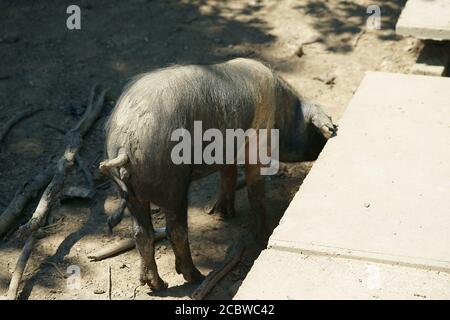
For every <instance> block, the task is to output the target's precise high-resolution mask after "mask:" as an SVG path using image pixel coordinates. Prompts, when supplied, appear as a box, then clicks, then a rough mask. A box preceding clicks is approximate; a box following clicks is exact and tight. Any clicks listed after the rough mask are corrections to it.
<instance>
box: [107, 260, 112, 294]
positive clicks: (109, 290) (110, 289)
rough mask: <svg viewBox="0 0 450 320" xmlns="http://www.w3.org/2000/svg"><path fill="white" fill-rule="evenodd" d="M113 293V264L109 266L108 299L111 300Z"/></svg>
mask: <svg viewBox="0 0 450 320" xmlns="http://www.w3.org/2000/svg"><path fill="white" fill-rule="evenodd" d="M111 294H112V275H111V266H108V300H111Z"/></svg>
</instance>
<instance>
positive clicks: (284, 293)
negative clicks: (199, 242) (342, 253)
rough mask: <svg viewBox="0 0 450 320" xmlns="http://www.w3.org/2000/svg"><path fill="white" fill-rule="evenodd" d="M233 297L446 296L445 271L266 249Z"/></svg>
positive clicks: (449, 280)
mask: <svg viewBox="0 0 450 320" xmlns="http://www.w3.org/2000/svg"><path fill="white" fill-rule="evenodd" d="M234 299H236V300H239V299H295V300H297V299H298V300H300V299H450V274H448V273H444V272H438V271H427V270H422V269H415V268H409V267H404V266H398V265H388V264H380V263H371V262H367V261H357V260H353V259H343V258H332V257H325V256H307V255H303V254H297V253H292V252H285V251H277V250H273V249H268V250H264V251H263V252H262V253H261V255H260V256H259V258H258V259H257V260H256V261H255V264H254V265H253V267H252V270H251V271H250V273H249V274H248V275H247V277H246V278H245V280H244V282H243V283H242V285H241V287H240V288H239V291H238V293H237V294H236V296H235V297H234Z"/></svg>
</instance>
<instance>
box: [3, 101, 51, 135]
mask: <svg viewBox="0 0 450 320" xmlns="http://www.w3.org/2000/svg"><path fill="white" fill-rule="evenodd" d="M39 111H42V107H34V108H30V109H27V110H24V111H22V112H20V113H18V114H16V115H15V116H14V117H12V118H11V119H10V120H8V121H6V123H5V125H4V126H3V128H1V129H0V143H2V142H3V139H5V137H6V135H7V133H8V132H9V130H11V128H12V127H13V126H14V125H15V124H16V123H18V122H19V121H20V120H22V119H25V118H28V117H30V116H32V115H33V114H35V113H37V112H39Z"/></svg>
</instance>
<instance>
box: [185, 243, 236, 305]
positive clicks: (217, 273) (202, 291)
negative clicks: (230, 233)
mask: <svg viewBox="0 0 450 320" xmlns="http://www.w3.org/2000/svg"><path fill="white" fill-rule="evenodd" d="M243 252H244V245H243V244H242V242H240V241H237V242H235V243H234V244H233V246H232V247H231V249H230V250H229V251H228V253H227V256H226V258H225V260H224V261H223V262H222V264H221V266H220V267H219V268H217V269H215V270H213V271H211V272H210V273H209V274H208V275H207V276H206V278H205V279H204V280H203V282H202V283H201V284H200V286H198V288H197V289H196V290H195V291H194V293H193V294H192V298H193V299H196V300H202V299H203V298H204V297H205V296H206V295H207V294H208V292H210V291H211V289H212V288H214V286H215V285H216V284H217V283H218V282H219V281H220V280H221V279H222V278H223V277H224V276H226V275H227V274H228V272H230V271H231V270H232V269H233V268H234V267H235V266H236V264H237V263H238V262H239V261H240V260H241V256H242V253H243Z"/></svg>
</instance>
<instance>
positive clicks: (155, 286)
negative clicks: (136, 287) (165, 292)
mask: <svg viewBox="0 0 450 320" xmlns="http://www.w3.org/2000/svg"><path fill="white" fill-rule="evenodd" d="M141 284H143V285H144V284H147V285H148V286H149V287H150V289H152V291H156V290H162V289H167V287H168V284H167V282H165V281H164V280H162V279H161V278H159V279H155V280H150V279H146V280H144V279H141Z"/></svg>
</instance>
